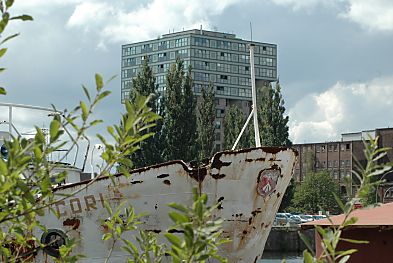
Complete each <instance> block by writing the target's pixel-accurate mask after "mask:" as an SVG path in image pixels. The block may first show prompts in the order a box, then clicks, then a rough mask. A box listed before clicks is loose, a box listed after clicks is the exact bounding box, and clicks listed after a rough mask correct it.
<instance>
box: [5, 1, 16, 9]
mask: <svg viewBox="0 0 393 263" xmlns="http://www.w3.org/2000/svg"><path fill="white" fill-rule="evenodd" d="M13 4H14V0H7V1H5V6H6V7H7V9H8V8H10V7H11V6H12V5H13Z"/></svg>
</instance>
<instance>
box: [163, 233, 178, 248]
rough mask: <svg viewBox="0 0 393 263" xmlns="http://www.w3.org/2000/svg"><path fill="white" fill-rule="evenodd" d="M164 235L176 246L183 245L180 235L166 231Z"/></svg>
mask: <svg viewBox="0 0 393 263" xmlns="http://www.w3.org/2000/svg"><path fill="white" fill-rule="evenodd" d="M164 236H165V237H166V238H167V239H168V241H169V242H171V244H172V245H174V246H175V247H178V248H180V247H181V240H180V238H179V237H178V236H176V235H174V234H172V233H165V234H164Z"/></svg>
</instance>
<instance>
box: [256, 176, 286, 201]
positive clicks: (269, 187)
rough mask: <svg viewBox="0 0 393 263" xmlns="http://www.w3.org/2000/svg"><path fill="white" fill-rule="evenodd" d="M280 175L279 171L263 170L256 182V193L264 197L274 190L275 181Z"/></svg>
mask: <svg viewBox="0 0 393 263" xmlns="http://www.w3.org/2000/svg"><path fill="white" fill-rule="evenodd" d="M279 175H280V171H279V170H263V171H262V172H261V173H260V174H259V176H258V180H257V193H258V194H259V195H260V196H262V197H266V196H268V195H270V194H271V193H273V191H274V189H276V185H277V180H278V177H279Z"/></svg>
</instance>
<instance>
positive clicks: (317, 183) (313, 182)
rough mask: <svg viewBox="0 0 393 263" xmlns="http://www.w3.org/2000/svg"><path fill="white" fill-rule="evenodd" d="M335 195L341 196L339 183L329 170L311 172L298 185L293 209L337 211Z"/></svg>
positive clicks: (310, 211) (307, 211)
mask: <svg viewBox="0 0 393 263" xmlns="http://www.w3.org/2000/svg"><path fill="white" fill-rule="evenodd" d="M334 195H336V196H339V185H338V183H337V182H336V181H335V180H334V179H333V177H332V176H331V174H330V173H329V172H328V171H320V172H316V173H309V174H307V176H306V177H305V179H304V181H303V183H302V184H301V185H299V186H297V187H296V189H295V194H294V197H293V200H292V207H293V210H295V211H299V212H305V213H318V211H320V210H323V211H330V212H337V211H338V205H337V202H336V199H335V197H334Z"/></svg>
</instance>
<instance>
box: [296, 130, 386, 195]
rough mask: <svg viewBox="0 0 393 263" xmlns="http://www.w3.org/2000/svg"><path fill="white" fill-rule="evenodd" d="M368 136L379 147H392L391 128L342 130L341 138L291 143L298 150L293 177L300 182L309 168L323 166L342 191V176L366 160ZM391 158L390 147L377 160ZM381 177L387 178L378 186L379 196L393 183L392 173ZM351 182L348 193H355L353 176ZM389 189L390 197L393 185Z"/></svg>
mask: <svg viewBox="0 0 393 263" xmlns="http://www.w3.org/2000/svg"><path fill="white" fill-rule="evenodd" d="M369 137H371V138H373V139H375V138H376V137H378V147H379V148H382V147H389V148H393V128H384V129H375V130H369V131H362V132H356V133H344V134H342V135H341V141H334V142H324V143H304V144H295V145H294V146H293V147H294V148H295V149H296V150H297V151H298V153H299V156H298V161H297V163H296V166H295V173H294V178H295V181H296V182H298V183H301V182H302V181H303V180H304V178H305V176H307V172H308V171H310V170H311V171H313V172H318V171H323V170H327V171H329V172H330V173H331V175H332V176H333V178H334V179H335V180H336V181H337V182H338V183H339V185H340V191H341V193H346V188H345V179H344V178H345V177H346V176H348V177H352V178H353V175H352V170H355V171H356V170H357V164H360V165H361V166H363V167H365V165H366V163H367V160H366V158H365V155H364V152H363V151H364V143H363V141H367V140H369ZM392 161H393V151H392V150H389V151H388V153H387V155H386V156H385V157H384V158H382V159H381V160H379V162H380V163H389V162H392ZM390 177H391V178H390ZM384 179H386V180H387V182H386V184H382V185H381V186H380V188H379V195H380V197H381V198H380V200H382V199H383V196H384V195H385V192H386V190H388V187H389V186H390V184H392V186H393V183H391V182H393V174H391V173H390V174H386V175H385V177H384ZM352 182H353V183H352V189H351V190H352V193H350V194H354V193H356V189H357V187H358V186H357V184H356V179H355V178H353V180H352ZM389 190H390V189H389ZM391 190H392V194H391V195H392V198H393V188H392V189H391ZM387 195H388V196H386V197H387V198H388V197H390V192H389V193H387Z"/></svg>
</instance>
